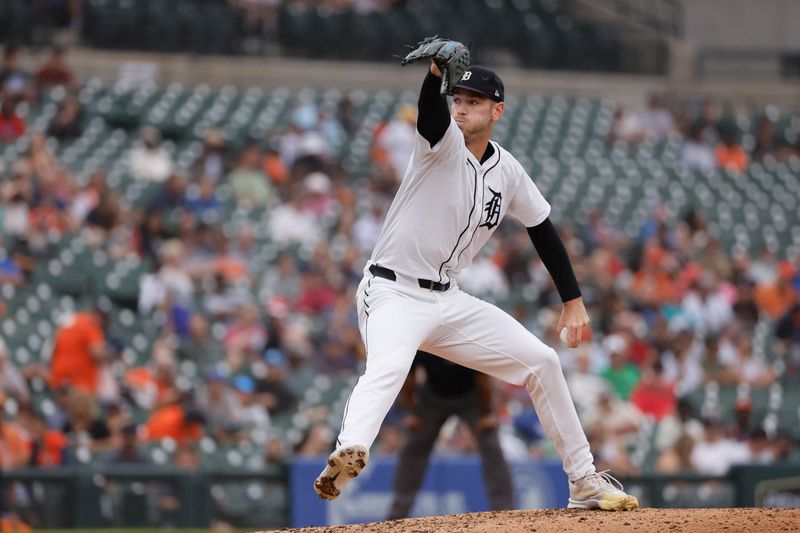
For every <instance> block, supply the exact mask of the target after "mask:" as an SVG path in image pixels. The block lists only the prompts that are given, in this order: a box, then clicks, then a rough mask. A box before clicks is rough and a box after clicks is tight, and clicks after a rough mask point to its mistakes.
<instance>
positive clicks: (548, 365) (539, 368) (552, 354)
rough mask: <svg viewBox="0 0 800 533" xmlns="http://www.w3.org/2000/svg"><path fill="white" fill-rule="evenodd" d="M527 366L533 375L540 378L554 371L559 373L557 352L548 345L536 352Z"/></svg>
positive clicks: (559, 364)
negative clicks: (533, 358) (534, 357)
mask: <svg viewBox="0 0 800 533" xmlns="http://www.w3.org/2000/svg"><path fill="white" fill-rule="evenodd" d="M528 368H529V369H530V371H531V373H532V374H533V375H534V376H535V377H538V378H540V379H541V378H544V377H545V376H550V375H552V374H553V373H555V372H558V373H559V374H560V373H561V361H560V360H559V359H558V353H557V352H556V351H555V350H554V349H552V348H550V347H549V346H548V347H546V348H544V349H542V350H541V351H540V352H539V353H537V354H536V359H535V360H534V361H533V363H532V364H531V365H530V366H529V367H528Z"/></svg>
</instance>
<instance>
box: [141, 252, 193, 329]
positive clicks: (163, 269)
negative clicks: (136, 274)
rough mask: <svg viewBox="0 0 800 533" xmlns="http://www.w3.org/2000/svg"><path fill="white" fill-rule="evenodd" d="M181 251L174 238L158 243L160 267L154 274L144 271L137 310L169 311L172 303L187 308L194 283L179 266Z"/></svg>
mask: <svg viewBox="0 0 800 533" xmlns="http://www.w3.org/2000/svg"><path fill="white" fill-rule="evenodd" d="M184 250H185V248H184V246H183V244H181V242H180V241H178V240H169V241H166V242H165V243H164V244H162V245H161V250H160V259H161V266H160V267H159V269H158V271H157V272H156V273H155V274H147V275H145V276H144V277H143V279H142V281H141V288H140V291H139V312H140V313H142V314H147V313H149V312H151V311H153V310H155V309H162V310H165V311H170V310H172V309H173V308H174V307H176V306H177V307H183V308H188V306H189V305H190V302H191V300H192V295H193V294H194V285H193V284H192V280H191V278H190V277H189V275H188V274H187V273H186V272H185V271H184V269H183V268H182V266H181V259H182V257H183V254H184V253H185V252H184Z"/></svg>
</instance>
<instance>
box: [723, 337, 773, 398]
mask: <svg viewBox="0 0 800 533" xmlns="http://www.w3.org/2000/svg"><path fill="white" fill-rule="evenodd" d="M730 350H731V355H730V359H729V361H728V363H727V364H728V369H729V370H730V371H731V372H732V373H733V374H734V375H735V376H736V378H737V381H738V383H740V384H746V385H749V386H750V387H753V388H760V387H768V386H770V385H772V383H773V382H774V381H775V374H774V373H773V371H772V369H771V368H770V367H769V366H768V365H767V363H766V361H764V359H763V358H762V357H760V356H756V355H755V354H754V353H753V341H752V338H751V337H750V335H749V334H747V333H745V332H737V333H736V334H734V337H733V339H732V346H730Z"/></svg>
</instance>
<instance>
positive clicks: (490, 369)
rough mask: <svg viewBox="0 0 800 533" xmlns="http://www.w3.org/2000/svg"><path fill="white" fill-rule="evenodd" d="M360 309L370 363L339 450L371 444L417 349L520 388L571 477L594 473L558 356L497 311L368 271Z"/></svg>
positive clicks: (452, 292) (349, 408) (454, 293)
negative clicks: (523, 389) (384, 277)
mask: <svg viewBox="0 0 800 533" xmlns="http://www.w3.org/2000/svg"><path fill="white" fill-rule="evenodd" d="M364 272H365V275H364V278H363V279H362V280H361V283H360V284H359V287H358V292H357V296H356V298H357V311H358V324H359V330H360V332H361V338H362V339H363V341H364V345H365V346H366V350H367V364H366V370H365V372H364V375H362V376H361V377H360V378H359V380H358V382H357V383H356V386H355V388H354V389H353V392H352V394H351V395H350V399H349V400H348V402H347V405H346V406H345V410H344V418H343V420H342V429H341V432H340V434H339V438H338V439H337V444H338V445H339V446H346V445H351V444H356V443H358V444H363V445H364V446H366V447H367V448H370V447H371V446H372V443H373V442H374V441H375V438H376V437H377V435H378V431H379V430H380V426H381V423H382V422H383V419H384V417H385V416H386V413H388V411H389V409H390V408H391V406H392V404H393V403H394V400H395V398H396V397H397V395H398V394H399V392H400V389H401V388H402V386H403V383H404V381H405V379H406V376H407V375H408V371H409V369H410V368H411V363H412V361H413V360H414V355H415V354H416V351H417V350H418V349H422V350H425V351H427V352H430V353H433V354H435V355H438V356H440V357H444V358H445V359H448V360H450V361H453V362H455V363H458V364H460V365H462V366H466V367H469V368H472V369H474V370H477V371H479V372H483V373H485V374H488V375H490V376H494V377H496V378H498V379H501V380H503V381H506V382H508V383H512V384H515V385H525V387H526V388H527V390H528V393H529V394H530V397H531V400H532V401H533V406H534V408H535V409H536V412H537V414H538V416H539V420H540V421H541V423H542V427H543V428H544V430H545V432H546V433H547V436H548V437H549V438H550V439H552V441H553V442H554V444H555V446H556V450H557V451H558V453H559V455H560V456H561V459H562V461H563V464H564V471H565V472H566V473H567V475H568V476H569V478H570V479H572V480H577V479H580V478H582V477H583V476H584V475H586V474H588V473H591V472H594V464H593V460H592V454H591V452H590V450H589V442H588V441H587V440H586V435H585V434H584V432H583V428H581V425H580V421H579V420H578V414H577V412H576V411H575V406H574V405H573V403H572V398H571V396H570V393H569V390H568V389H567V383H566V380H565V379H564V374H563V372H562V370H561V364H560V362H559V360H558V355H557V354H556V352H555V350H553V349H552V348H550V347H549V346H547V345H546V344H544V343H543V342H542V341H540V340H539V339H538V338H537V337H536V336H535V335H533V334H532V333H530V332H529V331H528V330H526V329H525V328H524V327H523V326H522V324H520V323H519V322H517V321H516V320H515V319H514V318H512V317H511V316H510V315H508V314H506V313H505V312H504V311H502V310H500V309H499V308H497V307H495V306H494V305H491V304H489V303H487V302H484V301H483V300H480V299H478V298H475V297H474V296H470V295H469V294H466V293H464V292H462V291H461V290H460V289H459V287H458V286H457V285H455V286H451V287H450V289H449V290H447V291H444V292H441V291H439V292H437V291H430V290H428V289H423V288H421V287H420V286H419V284H418V281H417V280H416V279H414V278H410V277H406V276H403V275H402V274H400V273H396V275H397V281H391V280H387V279H383V278H380V277H376V276H374V275H373V274H371V273H370V272H369V271H368V270H366V269H365V271H364Z"/></svg>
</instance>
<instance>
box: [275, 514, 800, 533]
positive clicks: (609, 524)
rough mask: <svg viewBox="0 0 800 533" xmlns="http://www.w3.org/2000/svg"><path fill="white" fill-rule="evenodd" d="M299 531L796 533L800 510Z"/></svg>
mask: <svg viewBox="0 0 800 533" xmlns="http://www.w3.org/2000/svg"><path fill="white" fill-rule="evenodd" d="M281 531H293V532H298V533H389V532H391V533H394V532H398V533H434V532H437V533H438V532H441V533H450V532H456V533H483V532H487V533H488V532H492V533H494V532H501V533H522V532H525V533H529V532H536V533H565V532H573V531H574V532H584V531H586V532H598V531H599V532H601V533H617V532H632V531H642V532H644V531H647V532H654V531H666V532H669V533H679V532H686V533H712V532H713V533H719V532H725V533H735V532H748V533H755V532H761V531H764V532H770V533H773V532H774V533H777V532H797V531H800V509H638V510H636V511H629V512H620V513H612V512H604V511H581V510H576V509H545V510H541V511H506V512H491V513H470V514H462V515H452V516H431V517H427V518H411V519H407V520H395V521H392V522H375V523H371V524H358V525H352V526H336V527H313V528H303V529H284V530H281Z"/></svg>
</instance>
